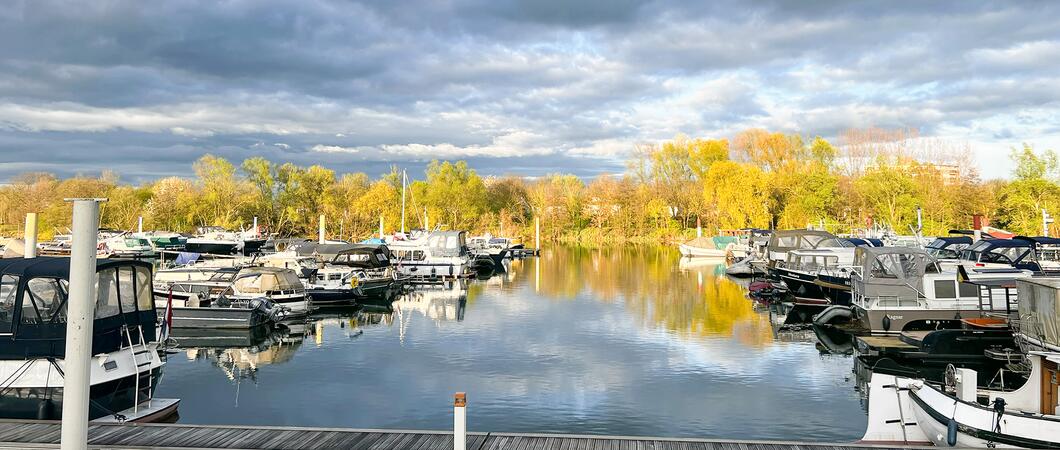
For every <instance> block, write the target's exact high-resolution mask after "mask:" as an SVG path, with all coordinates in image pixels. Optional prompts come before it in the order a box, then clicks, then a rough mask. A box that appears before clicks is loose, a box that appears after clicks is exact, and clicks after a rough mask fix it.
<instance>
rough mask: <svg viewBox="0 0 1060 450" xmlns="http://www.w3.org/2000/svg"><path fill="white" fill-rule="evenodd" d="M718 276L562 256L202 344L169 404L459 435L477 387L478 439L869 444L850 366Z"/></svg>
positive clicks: (179, 357) (667, 257)
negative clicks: (460, 406) (380, 304)
mask: <svg viewBox="0 0 1060 450" xmlns="http://www.w3.org/2000/svg"><path fill="white" fill-rule="evenodd" d="M720 269H721V268H720V267H718V266H698V267H684V266H683V265H681V264H679V258H678V255H677V253H676V251H673V250H671V249H650V248H649V249H610V250H608V249H604V250H588V249H576V248H555V249H551V250H547V251H545V252H544V254H543V255H542V257H541V258H540V259H539V260H534V259H529V260H525V261H516V262H515V263H514V264H513V266H512V268H511V270H510V271H509V273H508V274H507V275H504V276H497V277H494V278H492V279H490V280H488V281H476V282H473V283H471V284H470V286H468V289H467V290H466V291H463V292H461V291H459V290H458V291H453V290H431V291H425V292H418V293H412V294H410V295H408V296H406V297H404V298H401V299H399V300H398V301H396V302H395V303H394V304H393V305H392V310H390V311H387V310H386V309H381V310H379V311H367V312H353V311H349V312H341V311H339V312H332V313H325V314H322V315H320V317H313V318H311V319H310V320H309V322H308V323H307V324H306V326H305V327H304V329H303V327H301V326H294V327H293V329H292V333H291V335H288V336H271V337H267V338H265V339H266V342H265V343H260V344H257V345H254V346H251V345H248V343H245V342H236V341H240V340H242V339H246V338H247V337H246V336H242V337H240V336H234V337H228V339H233V341H230V342H232V344H231V345H236V346H235V347H232V348H217V347H214V348H192V347H191V346H192V345H200V344H196V343H195V342H193V341H188V342H186V345H188V347H187V348H181V349H179V350H178V351H177V352H176V353H174V354H172V355H170V357H169V365H168V366H167V368H166V375H165V378H164V380H163V381H162V384H161V385H160V387H159V389H158V395H159V396H163V397H179V398H181V399H183V401H182V403H181V407H180V416H181V419H180V420H181V422H186V423H214V424H262V425H301V426H336V427H355V428H404V429H451V428H452V394H453V393H454V392H456V391H467V393H468V424H469V425H468V428H469V429H470V430H473V431H509V432H557V433H585V434H587V433H596V434H615V435H650V436H696V437H718V438H757V439H813V440H853V439H856V438H859V437H860V436H861V434H862V433H863V431H864V428H865V413H864V412H863V410H862V407H861V404H860V402H859V397H858V394H857V392H856V391H855V389H854V384H855V382H854V379H853V378H854V377H853V375H852V373H851V369H852V364H853V362H852V360H851V359H850V358H849V357H842V356H833V355H822V354H821V353H820V352H819V351H818V350H817V349H816V348H815V340H814V339H813V338H812V334H809V335H808V334H805V333H801V334H792V333H782V334H777V333H775V332H774V330H773V328H772V327H771V325H770V319H769V315H768V313H767V312H764V311H757V310H755V308H754V307H753V305H752V303H751V301H750V300H748V299H746V298H745V297H744V290H743V288H742V287H741V286H740V285H738V284H737V283H736V282H734V281H732V280H730V279H727V278H726V277H725V276H724V275H721V270H720ZM302 333H304V334H302ZM210 341H213V342H218V339H214V338H207V339H204V340H202V341H200V342H210Z"/></svg>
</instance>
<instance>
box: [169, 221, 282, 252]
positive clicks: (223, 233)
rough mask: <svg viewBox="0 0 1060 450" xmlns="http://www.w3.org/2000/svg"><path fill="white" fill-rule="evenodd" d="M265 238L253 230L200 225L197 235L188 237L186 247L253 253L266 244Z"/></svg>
mask: <svg viewBox="0 0 1060 450" xmlns="http://www.w3.org/2000/svg"><path fill="white" fill-rule="evenodd" d="M265 241H266V240H265V239H264V238H262V237H260V236H258V235H257V233H255V232H254V231H253V230H244V231H227V230H225V229H224V228H221V227H199V228H198V229H197V231H196V234H195V237H191V238H188V240H187V242H185V244H184V249H185V250H186V251H189V252H195V253H210V254H215V255H232V254H236V253H241V254H244V255H253V254H255V253H257V252H258V251H259V250H261V247H262V246H264V245H265Z"/></svg>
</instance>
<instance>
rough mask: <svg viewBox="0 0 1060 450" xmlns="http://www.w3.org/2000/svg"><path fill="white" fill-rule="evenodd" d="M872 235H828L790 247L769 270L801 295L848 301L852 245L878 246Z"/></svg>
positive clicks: (852, 256)
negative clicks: (808, 245)
mask: <svg viewBox="0 0 1060 450" xmlns="http://www.w3.org/2000/svg"><path fill="white" fill-rule="evenodd" d="M881 246H883V242H882V241H879V240H875V239H860V238H828V239H824V240H822V241H820V242H818V243H817V247H815V248H813V249H802V250H792V251H790V252H788V253H787V255H788V259H787V260H786V261H784V262H783V263H776V264H775V265H774V267H773V272H774V273H775V274H776V275H778V276H779V277H780V279H781V280H782V281H784V283H785V284H787V285H788V288H789V291H790V292H791V293H792V294H794V295H796V296H798V297H802V298H809V299H825V300H828V301H829V302H830V303H832V304H834V305H849V304H850V272H851V270H852V269H853V265H854V249H855V248H856V247H881Z"/></svg>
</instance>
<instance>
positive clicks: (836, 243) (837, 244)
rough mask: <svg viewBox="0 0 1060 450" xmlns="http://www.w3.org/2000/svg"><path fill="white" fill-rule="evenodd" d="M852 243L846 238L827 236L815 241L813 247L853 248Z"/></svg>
mask: <svg viewBox="0 0 1060 450" xmlns="http://www.w3.org/2000/svg"><path fill="white" fill-rule="evenodd" d="M853 247H854V244H853V243H852V242H850V241H848V240H846V239H839V238H828V239H824V240H822V241H820V242H818V243H817V246H816V247H814V248H853Z"/></svg>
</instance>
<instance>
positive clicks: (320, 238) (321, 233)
mask: <svg viewBox="0 0 1060 450" xmlns="http://www.w3.org/2000/svg"><path fill="white" fill-rule="evenodd" d="M324 227H325V223H324V215H323V214H321V215H320V229H319V230H317V242H319V243H321V244H323V243H324Z"/></svg>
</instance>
